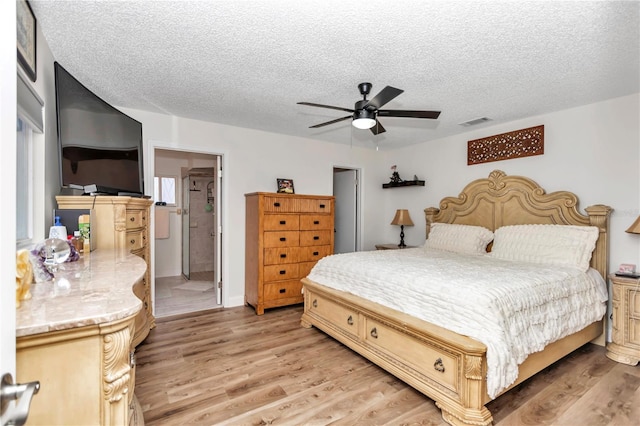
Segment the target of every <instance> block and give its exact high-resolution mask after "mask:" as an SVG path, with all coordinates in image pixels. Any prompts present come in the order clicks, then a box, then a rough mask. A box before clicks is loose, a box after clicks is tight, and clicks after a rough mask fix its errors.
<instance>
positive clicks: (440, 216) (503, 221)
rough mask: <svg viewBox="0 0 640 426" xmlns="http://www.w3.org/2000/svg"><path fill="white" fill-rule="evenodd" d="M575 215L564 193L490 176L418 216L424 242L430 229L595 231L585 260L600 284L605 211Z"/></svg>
mask: <svg viewBox="0 0 640 426" xmlns="http://www.w3.org/2000/svg"><path fill="white" fill-rule="evenodd" d="M585 211H586V212H587V215H583V214H582V213H580V212H579V211H578V197H577V196H576V195H575V194H573V193H571V192H568V191H557V192H552V193H550V194H547V193H546V192H545V190H544V189H543V188H541V187H540V186H539V185H538V184H537V183H536V182H534V181H533V180H531V179H529V178H526V177H524V176H507V175H506V174H505V173H504V172H503V171H502V170H494V171H492V172H491V173H490V174H489V177H488V178H486V179H477V180H474V181H473V182H471V183H469V184H468V185H467V186H465V187H464V189H463V190H462V192H461V193H460V195H458V196H457V197H445V198H443V199H442V201H440V208H436V207H429V208H426V209H425V210H424V212H425V217H426V220H427V238H428V237H429V231H430V229H431V224H432V223H436V222H439V223H457V224H462V225H479V226H484V227H485V228H488V229H490V230H492V231H495V230H496V229H498V228H499V227H501V226H505V225H526V224H558V225H580V226H596V227H598V229H600V236H599V237H598V241H597V242H596V248H595V250H594V251H593V255H592V256H591V267H592V268H594V269H596V270H597V271H598V272H600V274H601V275H602V277H603V278H604V279H605V280H606V279H607V274H608V270H609V237H608V232H609V215H610V214H611V211H612V209H611V207H609V206H605V205H602V204H597V205H593V206H590V207H587V208H586V209H585Z"/></svg>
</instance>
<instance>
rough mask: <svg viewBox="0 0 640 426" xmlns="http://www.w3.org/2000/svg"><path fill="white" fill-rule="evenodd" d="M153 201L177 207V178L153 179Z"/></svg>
mask: <svg viewBox="0 0 640 426" xmlns="http://www.w3.org/2000/svg"><path fill="white" fill-rule="evenodd" d="M153 199H154V200H156V202H162V203H167V205H168V206H175V205H176V178H175V177H167V176H156V177H154V178H153Z"/></svg>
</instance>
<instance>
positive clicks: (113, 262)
mask: <svg viewBox="0 0 640 426" xmlns="http://www.w3.org/2000/svg"><path fill="white" fill-rule="evenodd" d="M146 268H147V265H146V263H145V262H144V260H143V259H141V258H140V257H138V256H136V255H133V254H131V253H118V252H116V251H114V250H96V251H93V252H91V255H90V256H83V257H81V258H80V260H79V261H77V262H69V263H64V264H62V265H60V267H59V270H58V272H56V274H55V279H54V280H53V281H46V282H41V283H34V284H32V285H31V294H32V296H33V297H32V298H31V299H30V300H24V301H22V302H21V306H20V307H19V308H18V309H17V310H16V336H17V337H21V336H30V335H33V334H40V333H47V332H49V331H54V330H66V329H71V328H76V327H82V326H86V325H94V324H103V323H108V322H111V321H116V320H119V319H123V318H127V317H130V316H133V315H135V314H137V313H138V312H139V311H140V309H142V302H141V301H140V299H138V298H137V297H136V296H135V295H134V294H133V289H132V287H133V285H134V284H135V283H136V282H137V281H138V280H140V279H141V278H142V277H143V275H144V273H145V271H146Z"/></svg>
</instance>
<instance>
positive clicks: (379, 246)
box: [376, 244, 418, 250]
mask: <svg viewBox="0 0 640 426" xmlns="http://www.w3.org/2000/svg"><path fill="white" fill-rule="evenodd" d="M416 247H418V246H404V247H402V248H416ZM398 249H400V247H398V245H397V244H376V250H398Z"/></svg>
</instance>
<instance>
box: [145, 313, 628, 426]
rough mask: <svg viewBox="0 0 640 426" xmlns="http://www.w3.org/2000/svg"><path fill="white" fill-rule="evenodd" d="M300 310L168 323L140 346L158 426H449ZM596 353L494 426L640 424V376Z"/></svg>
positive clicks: (555, 373) (506, 399)
mask: <svg viewBox="0 0 640 426" xmlns="http://www.w3.org/2000/svg"><path fill="white" fill-rule="evenodd" d="M301 315H302V307H301V306H299V305H298V306H293V307H287V308H279V309H271V310H268V311H266V313H265V314H264V315H262V316H257V315H255V312H254V311H253V309H251V308H248V307H239V308H231V309H220V310H216V311H210V312H202V313H199V314H191V315H181V316H177V317H171V318H161V319H159V320H158V321H157V327H156V328H155V329H154V330H152V331H151V333H150V335H149V337H147V339H146V340H145V341H144V342H143V343H142V344H141V345H140V346H138V350H137V371H136V388H135V393H136V395H137V397H138V400H139V402H140V404H141V406H142V408H143V411H144V418H145V421H146V424H147V425H148V426H153V425H183V424H196V425H214V424H226V425H268V424H279V425H328V424H335V425H358V424H359V425H409V424H420V425H445V423H444V421H443V420H442V417H441V416H440V412H439V410H438V409H437V408H436V407H435V404H434V403H433V402H432V401H431V400H430V399H429V398H427V397H425V396H424V395H422V394H420V393H419V392H417V391H415V390H413V389H412V388H411V387H409V386H407V385H406V384H404V383H403V382H401V381H399V380H398V379H396V378H395V377H393V376H392V375H390V374H388V373H386V372H385V371H383V370H381V369H380V368H378V367H376V366H374V365H373V364H371V363H370V362H369V361H367V360H365V359H364V358H362V357H360V356H359V355H357V354H356V353H354V352H352V351H351V350H349V349H348V348H346V347H344V346H342V345H341V344H340V343H338V342H336V341H335V340H333V339H331V338H329V337H328V336H326V335H325V334H323V333H322V332H321V331H319V330H317V329H315V328H312V329H310V330H309V329H304V328H302V327H300V316H301ZM604 353H605V350H604V348H603V347H600V346H596V345H592V344H587V345H585V346H584V347H582V348H581V349H578V350H577V351H576V352H574V353H572V354H570V355H568V356H567V357H565V358H564V359H562V360H560V361H558V362H557V363H555V364H554V365H552V366H550V367H548V368H547V369H546V370H544V371H543V372H541V373H539V374H537V375H536V376H534V377H533V378H531V379H529V380H528V381H526V382H524V383H523V384H521V385H520V386H518V387H516V388H514V389H512V390H511V391H509V392H507V393H506V394H505V395H502V396H501V397H499V398H497V399H496V400H495V401H492V402H491V403H489V404H488V405H487V408H488V409H489V410H490V411H491V412H492V414H493V417H494V422H495V424H496V425H500V426H504V425H611V426H612V425H616V426H617V425H638V424H640V367H632V366H628V365H624V364H619V363H617V362H615V361H611V360H609V359H608V358H606V356H605V354H604Z"/></svg>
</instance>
